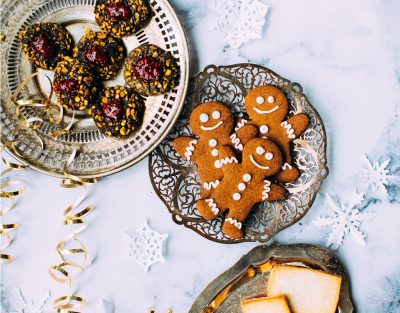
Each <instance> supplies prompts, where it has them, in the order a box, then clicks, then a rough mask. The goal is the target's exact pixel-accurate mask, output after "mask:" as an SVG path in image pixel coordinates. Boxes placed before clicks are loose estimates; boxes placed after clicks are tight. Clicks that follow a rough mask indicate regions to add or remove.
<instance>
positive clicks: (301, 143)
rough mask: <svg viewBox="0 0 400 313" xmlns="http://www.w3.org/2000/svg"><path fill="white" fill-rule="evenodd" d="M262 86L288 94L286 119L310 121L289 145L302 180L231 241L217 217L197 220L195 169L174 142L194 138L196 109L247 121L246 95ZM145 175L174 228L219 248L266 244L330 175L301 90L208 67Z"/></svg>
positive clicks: (261, 72) (267, 75) (243, 71)
mask: <svg viewBox="0 0 400 313" xmlns="http://www.w3.org/2000/svg"><path fill="white" fill-rule="evenodd" d="M265 84H270V85H275V86H278V87H279V88H281V89H282V90H283V91H284V92H285V93H286V95H287V97H288V99H289V101H290V106H289V108H290V113H289V115H291V114H294V113H298V112H305V113H307V114H308V116H309V117H310V125H309V127H308V129H307V130H306V131H305V132H304V133H303V134H302V135H301V136H300V138H298V139H296V140H295V141H294V144H293V150H294V158H295V160H296V164H297V166H298V167H299V169H300V171H301V177H300V178H299V179H298V180H297V181H295V182H293V183H290V184H286V185H285V187H286V188H287V190H288V191H289V194H290V195H289V196H288V198H286V199H285V200H284V201H279V202H274V203H262V204H259V205H257V206H256V207H255V208H254V209H253V211H252V213H251V214H250V216H249V218H248V219H247V221H246V223H245V225H244V230H245V238H244V239H243V240H233V239H231V238H230V237H228V236H226V235H224V233H222V231H221V226H222V218H221V217H220V218H218V219H215V220H212V221H205V220H204V219H203V218H202V217H201V216H200V214H199V212H198V211H197V209H196V205H195V203H196V200H197V199H198V197H199V194H200V190H201V184H200V182H199V178H198V175H197V173H196V167H195V165H192V164H191V163H188V162H187V161H186V160H185V159H183V158H181V157H180V156H179V155H178V154H177V153H176V152H175V150H174V149H173V147H172V140H173V139H174V138H175V137H178V136H193V133H192V131H191V129H190V127H189V123H188V118H189V115H190V112H191V111H192V109H193V108H194V107H195V106H197V105H198V104H200V103H203V102H207V101H220V102H223V103H225V104H228V105H230V106H231V109H232V112H233V114H234V115H235V116H243V115H246V113H245V109H244V103H243V102H244V96H245V95H246V94H247V92H248V91H249V90H250V89H253V88H254V87H256V86H259V85H265ZM149 172H150V177H151V179H152V184H153V187H154V189H155V191H156V192H157V194H158V196H159V197H160V199H161V200H162V201H163V202H164V203H165V205H166V206H167V208H168V210H169V211H170V213H171V214H172V218H173V220H174V221H175V222H176V223H178V224H183V225H185V226H186V227H188V228H190V229H192V230H194V231H196V232H197V233H199V234H200V235H202V236H204V237H206V238H208V239H210V240H213V241H217V242H222V243H238V242H242V241H260V242H267V241H268V240H269V239H271V237H272V236H273V235H275V234H276V233H278V232H279V231H281V230H282V229H284V228H286V227H288V226H290V225H292V224H294V223H295V222H296V221H298V220H299V219H300V218H301V217H303V216H304V214H305V213H306V212H307V211H308V209H309V208H310V207H311V205H312V203H313V202H314V199H315V197H316V195H317V192H318V190H319V188H320V186H321V184H322V181H323V179H324V178H325V177H326V176H327V175H328V168H327V165H326V133H325V128H324V125H323V123H322V120H321V117H320V116H319V114H318V112H317V111H316V110H315V109H314V108H313V106H312V105H311V104H310V102H309V101H308V99H307V97H306V96H305V95H304V94H303V92H302V88H301V86H300V85H299V84H297V83H292V82H290V81H289V80H287V79H284V78H282V77H281V76H279V75H278V74H276V73H274V72H273V71H271V70H269V69H267V68H265V67H262V66H259V65H254V64H237V65H231V66H219V67H217V66H214V65H210V66H208V67H206V68H205V69H204V71H203V72H201V73H199V74H197V75H196V76H195V77H194V78H193V80H192V81H191V84H190V86H189V95H188V97H187V100H186V104H185V107H184V110H183V112H182V114H181V116H180V119H179V121H178V122H177V123H176V125H175V127H174V129H173V131H172V132H171V133H170V134H169V136H168V137H167V138H166V139H165V140H164V141H163V142H162V143H161V144H160V146H159V147H158V148H157V149H155V150H154V151H153V153H152V154H151V156H150V161H149Z"/></svg>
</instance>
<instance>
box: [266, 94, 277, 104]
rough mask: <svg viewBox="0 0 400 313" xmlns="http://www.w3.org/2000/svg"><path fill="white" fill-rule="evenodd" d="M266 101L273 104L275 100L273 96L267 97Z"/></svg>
mask: <svg viewBox="0 0 400 313" xmlns="http://www.w3.org/2000/svg"><path fill="white" fill-rule="evenodd" d="M267 100H268V102H269V103H274V102H275V98H274V97H273V96H269V97H268V99H267Z"/></svg>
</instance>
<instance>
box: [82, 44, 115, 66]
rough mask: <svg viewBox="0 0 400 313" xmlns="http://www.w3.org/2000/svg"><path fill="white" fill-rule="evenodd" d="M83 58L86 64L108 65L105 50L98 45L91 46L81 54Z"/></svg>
mask: <svg viewBox="0 0 400 313" xmlns="http://www.w3.org/2000/svg"><path fill="white" fill-rule="evenodd" d="M83 58H84V59H85V60H86V62H89V63H92V64H93V65H100V66H106V65H107V64H108V63H109V58H108V55H107V50H106V49H105V48H104V47H102V46H99V45H95V44H91V45H90V46H89V47H87V49H86V50H85V51H84V52H83Z"/></svg>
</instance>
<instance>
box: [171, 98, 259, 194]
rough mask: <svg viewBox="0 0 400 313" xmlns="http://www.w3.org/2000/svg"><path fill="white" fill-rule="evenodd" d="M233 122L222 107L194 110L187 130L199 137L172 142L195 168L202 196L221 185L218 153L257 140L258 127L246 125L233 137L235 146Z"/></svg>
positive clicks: (203, 106) (215, 104) (210, 105)
mask: <svg viewBox="0 0 400 313" xmlns="http://www.w3.org/2000/svg"><path fill="white" fill-rule="evenodd" d="M233 125H234V119H233V116H232V113H231V111H230V109H229V107H227V106H226V105H225V104H222V103H219V102H207V103H203V104H201V105H199V106H197V107H196V108H195V109H194V110H193V111H192V113H191V115H190V127H191V128H192V131H193V133H195V134H196V135H197V136H198V137H196V138H194V137H178V138H176V139H175V140H174V143H173V145H174V148H175V150H176V151H177V152H178V153H179V154H180V155H181V156H182V157H184V158H186V159H187V160H189V161H191V162H193V163H195V164H196V165H197V170H198V174H199V176H200V180H201V182H202V184H203V191H202V196H206V195H207V194H209V193H210V192H211V190H212V189H214V188H216V187H217V186H218V184H219V183H220V181H221V179H222V177H223V172H222V169H221V168H220V167H216V166H215V162H216V161H217V160H218V159H219V158H220V156H219V149H220V148H221V147H222V146H225V145H228V146H231V147H232V148H234V147H235V146H236V147H238V149H239V150H240V148H241V149H243V145H244V144H246V143H247V142H248V141H249V140H250V139H252V138H254V137H257V135H258V131H257V127H255V126H254V125H247V126H246V127H245V128H243V130H242V131H241V134H236V135H235V138H236V141H235V143H233V142H232V138H231V133H232V130H233Z"/></svg>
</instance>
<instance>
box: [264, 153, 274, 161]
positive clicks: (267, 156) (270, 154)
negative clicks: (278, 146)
mask: <svg viewBox="0 0 400 313" xmlns="http://www.w3.org/2000/svg"><path fill="white" fill-rule="evenodd" d="M273 157H274V155H273V154H272V153H271V152H267V153H266V154H265V158H266V159H267V160H268V161H269V160H272V158H273Z"/></svg>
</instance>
